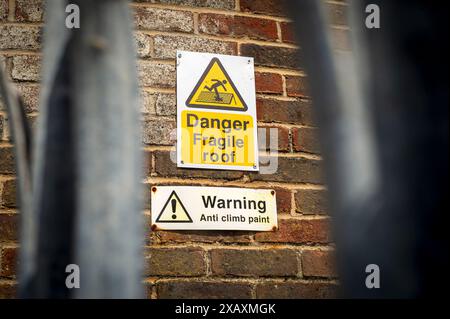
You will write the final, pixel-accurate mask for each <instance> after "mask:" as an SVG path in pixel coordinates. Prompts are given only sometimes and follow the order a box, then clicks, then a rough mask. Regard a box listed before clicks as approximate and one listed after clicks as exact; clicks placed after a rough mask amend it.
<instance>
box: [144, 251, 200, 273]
mask: <svg viewBox="0 0 450 319" xmlns="http://www.w3.org/2000/svg"><path fill="white" fill-rule="evenodd" d="M204 253H205V252H204V251H203V249H201V248H199V247H187V248H178V247H168V248H159V247H158V248H157V247H153V248H149V249H148V250H147V251H146V254H147V257H146V266H147V267H146V271H145V274H146V275H147V276H201V275H205V274H206V263H205V259H204Z"/></svg>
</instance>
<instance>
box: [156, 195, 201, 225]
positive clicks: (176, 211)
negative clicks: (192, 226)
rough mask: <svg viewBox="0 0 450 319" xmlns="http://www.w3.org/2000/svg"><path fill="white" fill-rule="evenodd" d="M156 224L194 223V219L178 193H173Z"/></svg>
mask: <svg viewBox="0 0 450 319" xmlns="http://www.w3.org/2000/svg"><path fill="white" fill-rule="evenodd" d="M156 222H160V223H192V218H191V216H189V214H188V212H187V211H186V208H184V205H183V203H182V202H181V200H180V198H179V197H178V195H177V193H175V191H173V192H172V193H171V194H170V196H169V199H167V202H166V203H165V204H164V207H163V209H162V210H161V212H160V213H159V216H158V218H157V219H156Z"/></svg>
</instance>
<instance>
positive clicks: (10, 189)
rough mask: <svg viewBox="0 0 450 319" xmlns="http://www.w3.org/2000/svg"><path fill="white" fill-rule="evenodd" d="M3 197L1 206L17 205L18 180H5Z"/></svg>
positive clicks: (12, 206) (0, 202)
mask: <svg viewBox="0 0 450 319" xmlns="http://www.w3.org/2000/svg"><path fill="white" fill-rule="evenodd" d="M1 195H2V198H1V200H0V204H1V205H0V206H3V207H10V208H14V207H17V202H16V180H15V179H10V180H7V181H4V182H3V191H2V194H1Z"/></svg>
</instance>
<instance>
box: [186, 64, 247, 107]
mask: <svg viewBox="0 0 450 319" xmlns="http://www.w3.org/2000/svg"><path fill="white" fill-rule="evenodd" d="M186 106H188V107H196V108H204V109H205V108H206V109H220V110H233V111H247V104H245V102H244V99H243V98H242V96H241V94H240V93H239V91H238V90H237V88H236V86H235V85H234V83H233V81H232V80H231V78H230V76H229V75H228V73H227V71H226V70H225V68H224V67H223V65H222V63H221V62H220V60H219V59H218V58H212V60H211V62H209V64H208V66H207V67H206V70H205V71H204V72H203V74H202V76H201V77H200V80H199V81H198V82H197V84H196V85H195V88H194V89H193V90H192V93H191V94H190V95H189V97H188V99H187V100H186Z"/></svg>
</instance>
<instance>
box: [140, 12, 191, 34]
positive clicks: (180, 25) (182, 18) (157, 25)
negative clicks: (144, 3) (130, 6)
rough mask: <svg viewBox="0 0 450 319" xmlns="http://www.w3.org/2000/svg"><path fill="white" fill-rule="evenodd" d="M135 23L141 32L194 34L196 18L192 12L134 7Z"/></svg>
mask: <svg viewBox="0 0 450 319" xmlns="http://www.w3.org/2000/svg"><path fill="white" fill-rule="evenodd" d="M134 21H135V25H136V28H138V29H140V30H156V31H172V32H193V31H194V17H193V14H192V13H191V12H188V11H178V10H168V9H159V8H151V7H134Z"/></svg>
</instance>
